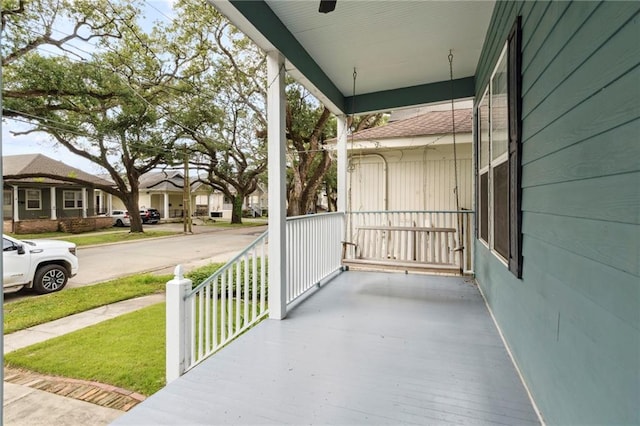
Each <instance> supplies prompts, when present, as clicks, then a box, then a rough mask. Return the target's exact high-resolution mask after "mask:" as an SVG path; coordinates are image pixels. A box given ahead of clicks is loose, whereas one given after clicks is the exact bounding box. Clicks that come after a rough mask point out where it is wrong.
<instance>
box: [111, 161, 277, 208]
mask: <svg viewBox="0 0 640 426" xmlns="http://www.w3.org/2000/svg"><path fill="white" fill-rule="evenodd" d="M190 179H191V181H190V187H191V211H192V212H193V215H196V216H204V217H222V218H231V202H230V200H227V198H226V197H225V195H224V194H223V193H221V192H219V191H213V190H212V189H211V187H210V186H209V185H206V184H204V183H202V182H198V181H197V180H196V178H194V177H190ZM139 185H140V186H139V198H138V205H139V207H140V208H145V207H146V208H154V209H157V210H158V211H159V212H160V217H161V218H162V219H173V218H181V217H183V216H184V191H183V188H184V173H183V172H182V171H176V170H169V171H152V172H148V173H145V174H144V175H142V177H141V178H140V182H139ZM266 205H267V200H266V191H264V190H263V188H262V187H259V188H258V190H256V191H255V192H254V193H253V194H252V195H250V196H248V197H247V199H245V209H247V210H255V211H256V214H258V212H260V211H261V210H262V209H266ZM112 209H125V206H124V203H123V202H122V200H120V199H118V198H113V200H112Z"/></svg>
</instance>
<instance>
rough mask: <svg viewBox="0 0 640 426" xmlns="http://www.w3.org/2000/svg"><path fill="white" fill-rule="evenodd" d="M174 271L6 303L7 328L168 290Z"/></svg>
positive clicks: (15, 327) (9, 330)
mask: <svg viewBox="0 0 640 426" xmlns="http://www.w3.org/2000/svg"><path fill="white" fill-rule="evenodd" d="M172 278H173V276H172V275H150V274H146V275H135V276H131V277H124V278H118V279H115V280H113V281H108V282H106V283H101V284H95V285H92V286H86V287H78V288H69V289H64V290H62V291H60V292H57V293H52V294H47V295H43V296H37V297H29V298H26V299H22V300H19V301H17V302H11V303H5V304H4V332H5V334H9V333H13V332H14V331H18V330H23V329H25V328H29V327H33V326H34V325H38V324H44V323H46V322H49V321H53V320H56V319H59V318H64V317H66V316H69V315H73V314H77V313H79V312H84V311H87V310H89V309H93V308H97V307H99V306H104V305H108V304H110V303H115V302H119V301H121V300H127V299H132V298H134V297H140V296H146V295H149V294H154V293H158V292H162V291H164V288H165V284H166V283H167V281H169V280H170V279H172Z"/></svg>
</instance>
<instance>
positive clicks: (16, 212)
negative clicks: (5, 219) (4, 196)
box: [13, 185, 20, 222]
mask: <svg viewBox="0 0 640 426" xmlns="http://www.w3.org/2000/svg"><path fill="white" fill-rule="evenodd" d="M19 212H20V208H19V206H18V186H17V185H16V186H14V187H13V221H14V222H20V214H19Z"/></svg>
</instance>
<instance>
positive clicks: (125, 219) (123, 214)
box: [110, 210, 131, 226]
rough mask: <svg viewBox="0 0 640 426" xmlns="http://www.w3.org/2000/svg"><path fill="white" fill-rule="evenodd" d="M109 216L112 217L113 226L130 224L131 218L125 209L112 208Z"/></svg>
mask: <svg viewBox="0 0 640 426" xmlns="http://www.w3.org/2000/svg"><path fill="white" fill-rule="evenodd" d="M110 216H111V217H112V218H113V226H131V218H130V217H129V212H128V211H126V210H114V211H112V212H111V215H110Z"/></svg>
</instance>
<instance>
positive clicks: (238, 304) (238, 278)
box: [234, 261, 242, 332]
mask: <svg viewBox="0 0 640 426" xmlns="http://www.w3.org/2000/svg"><path fill="white" fill-rule="evenodd" d="M235 284H236V320H235V327H234V328H235V331H236V332H237V331H238V330H240V327H241V325H242V324H241V323H240V322H241V321H242V320H241V318H240V307H241V306H242V293H241V291H242V261H240V262H238V263H236V279H235Z"/></svg>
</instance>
